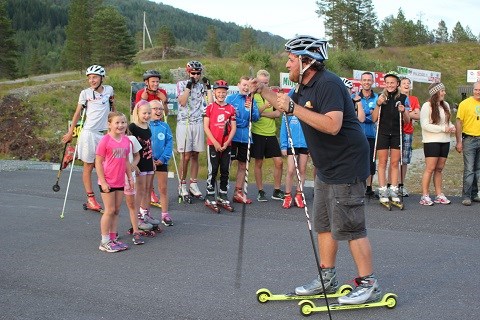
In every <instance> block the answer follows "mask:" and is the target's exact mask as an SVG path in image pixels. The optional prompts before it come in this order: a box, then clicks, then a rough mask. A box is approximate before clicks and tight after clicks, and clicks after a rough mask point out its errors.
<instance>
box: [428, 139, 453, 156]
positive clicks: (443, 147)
mask: <svg viewBox="0 0 480 320" xmlns="http://www.w3.org/2000/svg"><path fill="white" fill-rule="evenodd" d="M449 151H450V142H429V143H424V144H423V154H424V155H425V158H427V157H433V158H447V157H448V152H449Z"/></svg>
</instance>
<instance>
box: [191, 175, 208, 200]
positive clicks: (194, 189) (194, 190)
mask: <svg viewBox="0 0 480 320" xmlns="http://www.w3.org/2000/svg"><path fill="white" fill-rule="evenodd" d="M188 193H189V195H190V197H192V198H193V199H198V200H205V199H204V198H203V195H202V192H201V191H200V189H199V188H198V184H197V180H191V179H190V187H189V188H188Z"/></svg>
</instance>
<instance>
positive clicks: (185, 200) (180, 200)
mask: <svg viewBox="0 0 480 320" xmlns="http://www.w3.org/2000/svg"><path fill="white" fill-rule="evenodd" d="M178 203H188V204H192V203H193V199H192V197H190V195H187V196H182V195H179V196H178Z"/></svg>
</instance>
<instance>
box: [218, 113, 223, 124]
mask: <svg viewBox="0 0 480 320" xmlns="http://www.w3.org/2000/svg"><path fill="white" fill-rule="evenodd" d="M217 122H218V123H223V122H225V115H224V114H219V115H218V117H217Z"/></svg>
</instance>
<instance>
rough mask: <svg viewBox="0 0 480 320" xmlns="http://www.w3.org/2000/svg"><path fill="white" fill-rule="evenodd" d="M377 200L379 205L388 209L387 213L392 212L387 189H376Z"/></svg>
mask: <svg viewBox="0 0 480 320" xmlns="http://www.w3.org/2000/svg"><path fill="white" fill-rule="evenodd" d="M378 200H379V202H380V204H381V205H383V206H384V207H385V208H387V209H388V211H391V210H392V205H391V202H390V198H389V194H388V189H387V187H380V188H378Z"/></svg>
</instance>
